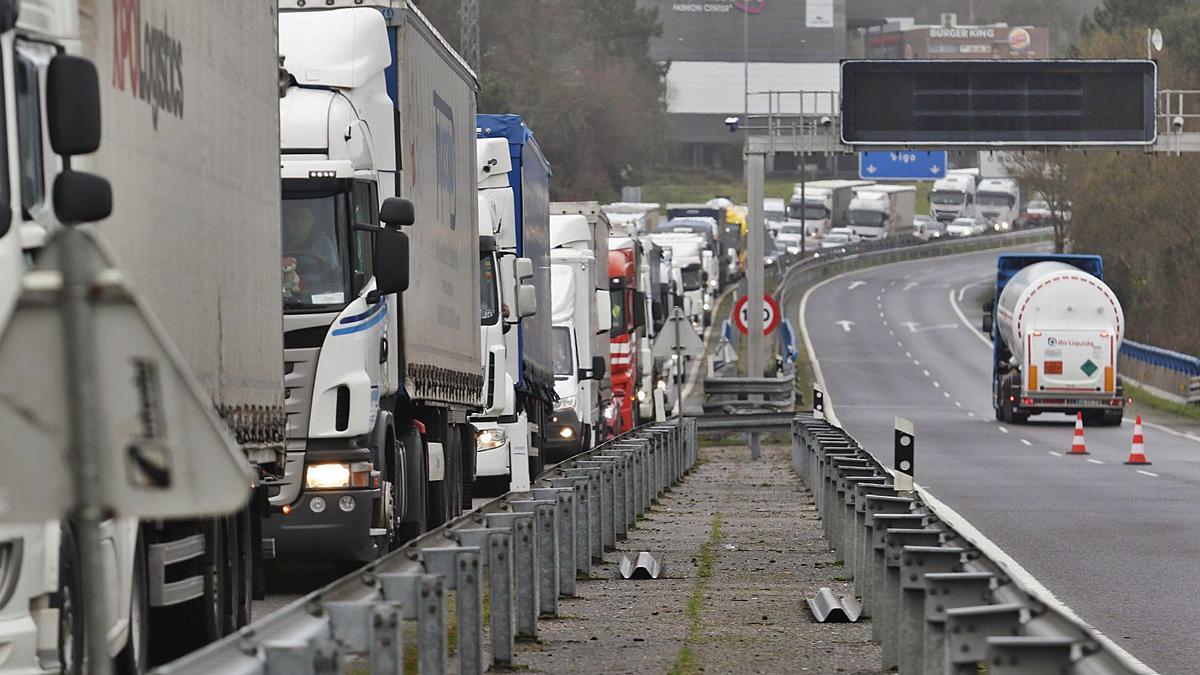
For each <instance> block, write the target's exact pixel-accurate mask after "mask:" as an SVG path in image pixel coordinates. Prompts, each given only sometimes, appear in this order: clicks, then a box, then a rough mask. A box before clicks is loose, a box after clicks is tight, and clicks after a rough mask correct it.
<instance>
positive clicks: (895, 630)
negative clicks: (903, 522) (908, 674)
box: [882, 521, 942, 668]
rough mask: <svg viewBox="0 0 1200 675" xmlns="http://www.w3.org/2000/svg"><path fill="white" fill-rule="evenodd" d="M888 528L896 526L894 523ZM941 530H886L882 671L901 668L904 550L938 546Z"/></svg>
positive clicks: (899, 528) (914, 528)
mask: <svg viewBox="0 0 1200 675" xmlns="http://www.w3.org/2000/svg"><path fill="white" fill-rule="evenodd" d="M890 524H891V525H898V524H899V523H897V522H895V521H893V522H892V523H890ZM941 534H942V533H941V531H940V530H931V529H923V528H921V527H920V525H919V524H918V525H916V526H913V527H904V526H901V527H889V528H888V529H887V530H886V538H887V547H886V549H885V560H886V562H885V565H886V567H885V568H884V580H883V583H884V590H883V595H884V596H885V597H886V600H885V603H886V604H885V607H886V612H887V613H886V614H884V615H883V622H884V626H883V637H884V639H883V640H882V645H883V667H884V668H893V667H897V666H899V665H900V652H902V651H904V650H903V649H902V644H901V642H900V635H901V633H900V630H901V629H900V624H901V622H902V621H903V620H904V616H903V614H902V613H901V610H902V608H903V606H902V604H901V603H902V601H903V598H904V591H903V589H902V587H901V585H900V583H901V577H900V564H901V561H902V558H903V555H902V554H903V551H904V547H905V546H937V544H938V543H939V542H940V540H941Z"/></svg>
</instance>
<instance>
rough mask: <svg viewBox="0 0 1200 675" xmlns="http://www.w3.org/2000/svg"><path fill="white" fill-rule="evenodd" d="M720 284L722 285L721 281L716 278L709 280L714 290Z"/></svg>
mask: <svg viewBox="0 0 1200 675" xmlns="http://www.w3.org/2000/svg"><path fill="white" fill-rule="evenodd" d="M719 285H720V282H719V281H717V280H716V279H709V280H708V287H709V288H711V289H713V290H714V291H715V290H717V286H719Z"/></svg>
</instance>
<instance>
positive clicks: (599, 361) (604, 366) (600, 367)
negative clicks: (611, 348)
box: [592, 356, 608, 380]
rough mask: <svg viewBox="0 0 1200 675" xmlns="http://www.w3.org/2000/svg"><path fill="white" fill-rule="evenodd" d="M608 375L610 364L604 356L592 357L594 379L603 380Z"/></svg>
mask: <svg viewBox="0 0 1200 675" xmlns="http://www.w3.org/2000/svg"><path fill="white" fill-rule="evenodd" d="M607 374H608V363H607V362H605V360H604V357H603V356H593V357H592V379H593V380H603V379H604V376H605V375H607Z"/></svg>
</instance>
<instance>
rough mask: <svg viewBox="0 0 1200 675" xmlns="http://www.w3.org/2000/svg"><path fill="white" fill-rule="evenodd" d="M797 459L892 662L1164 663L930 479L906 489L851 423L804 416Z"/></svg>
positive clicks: (797, 427) (994, 670)
mask: <svg viewBox="0 0 1200 675" xmlns="http://www.w3.org/2000/svg"><path fill="white" fill-rule="evenodd" d="M792 466H793V468H794V470H795V471H796V473H797V474H799V475H800V477H801V478H802V479H803V480H804V481H805V482H806V483H807V484H808V486H809V489H810V490H811V491H812V493H813V496H814V500H815V502H816V505H817V510H818V511H819V512H820V514H821V516H822V519H821V520H822V523H823V525H824V527H825V535H826V539H828V541H829V542H831V544H832V545H833V547H834V548H836V549H837V551H838V553H839V554H840V556H841V557H842V560H843V561H844V562H845V566H846V569H847V570H850V571H852V573H853V576H854V589H855V591H856V592H857V593H859V594H860V595H861V596H862V597H863V610H864V615H868V616H871V617H872V618H873V621H872V624H871V630H872V634H873V637H874V638H875V639H877V640H879V642H880V643H881V644H882V646H883V668H884V669H889V668H897V669H898V671H899V672H900V673H901V674H903V675H908V674H910V673H911V674H914V675H916V674H921V673H977V672H983V671H982V668H981V667H985V668H986V670H987V672H988V674H989V675H1010V674H1016V673H1022V674H1025V673H1094V674H1097V675H1100V674H1127V673H1139V674H1140V673H1152V672H1153V671H1152V670H1151V669H1150V668H1149V667H1147V666H1146V665H1145V664H1143V663H1141V662H1140V661H1138V660H1137V659H1135V658H1134V657H1133V656H1131V655H1130V654H1129V653H1127V652H1126V651H1125V650H1123V649H1121V648H1120V647H1119V646H1117V645H1116V644H1115V643H1114V642H1112V641H1111V640H1109V639H1108V638H1107V637H1105V636H1104V635H1103V634H1101V633H1100V632H1098V631H1097V630H1095V629H1094V628H1092V627H1091V626H1089V625H1088V624H1087V623H1086V622H1084V621H1083V620H1082V619H1080V618H1079V617H1078V616H1076V615H1075V614H1074V613H1073V612H1072V611H1071V610H1070V608H1068V607H1066V606H1065V605H1063V604H1062V603H1061V602H1059V601H1058V600H1057V599H1056V598H1055V597H1054V596H1053V595H1052V594H1051V593H1050V592H1049V591H1047V590H1046V589H1045V588H1044V587H1043V586H1042V585H1041V584H1039V583H1038V582H1037V581H1036V580H1035V579H1034V578H1033V577H1032V576H1030V575H1029V573H1028V572H1026V571H1025V570H1024V569H1022V568H1021V566H1020V565H1018V564H1017V563H1016V562H1015V561H1014V560H1012V559H1011V558H1010V557H1008V556H1007V555H1006V554H1005V553H1004V552H1003V551H1001V550H1000V549H999V548H998V547H996V546H995V544H993V543H992V542H990V541H989V540H988V539H987V538H986V537H984V536H983V535H982V534H980V533H979V532H978V531H977V530H975V529H974V528H973V527H971V525H970V524H969V523H968V522H967V521H966V520H964V519H963V518H962V517H961V516H960V515H958V514H957V513H955V512H954V511H953V510H952V509H950V508H949V507H947V506H945V505H944V504H942V503H941V502H939V501H938V500H937V499H936V498H934V497H933V496H932V495H930V494H929V493H928V492H927V491H926V490H924V489H923V488H921V487H920V486H915V489H913V490H898V489H896V483H897V481H896V480H895V478H896V474H895V473H894V472H893V471H892V470H890V469H888V468H886V467H884V466H883V465H882V464H881V463H880V462H879V461H878V460H877V459H876V457H875V456H874V455H873V454H872V453H871V452H869V451H867V450H866V449H864V448H863V447H862V446H861V445H860V444H859V443H858V442H857V441H856V440H854V438H852V437H851V436H850V435H849V434H848V433H846V432H845V431H844V430H843V429H841V428H839V427H837V426H835V425H834V424H831V423H830V422H828V421H826V420H824V419H822V418H820V417H819V416H814V415H813V414H809V413H805V414H801V415H797V416H796V417H795V420H794V423H793V426H792Z"/></svg>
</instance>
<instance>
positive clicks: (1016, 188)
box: [975, 178, 1021, 231]
mask: <svg viewBox="0 0 1200 675" xmlns="http://www.w3.org/2000/svg"><path fill="white" fill-rule="evenodd" d="M975 204H976V209H977V210H978V212H979V215H978V218H979V219H980V220H981V221H983V222H984V223H986V224H987V225H988V226H990V227H991V228H992V229H993V230H996V231H1001V230H1008V229H1011V228H1012V225H1013V223H1014V222H1015V221H1016V220H1017V216H1019V215H1021V186H1020V185H1019V184H1018V183H1017V181H1016V180H1015V179H1012V178H984V179H983V180H981V181H979V188H978V191H977V192H976V194H975Z"/></svg>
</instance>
